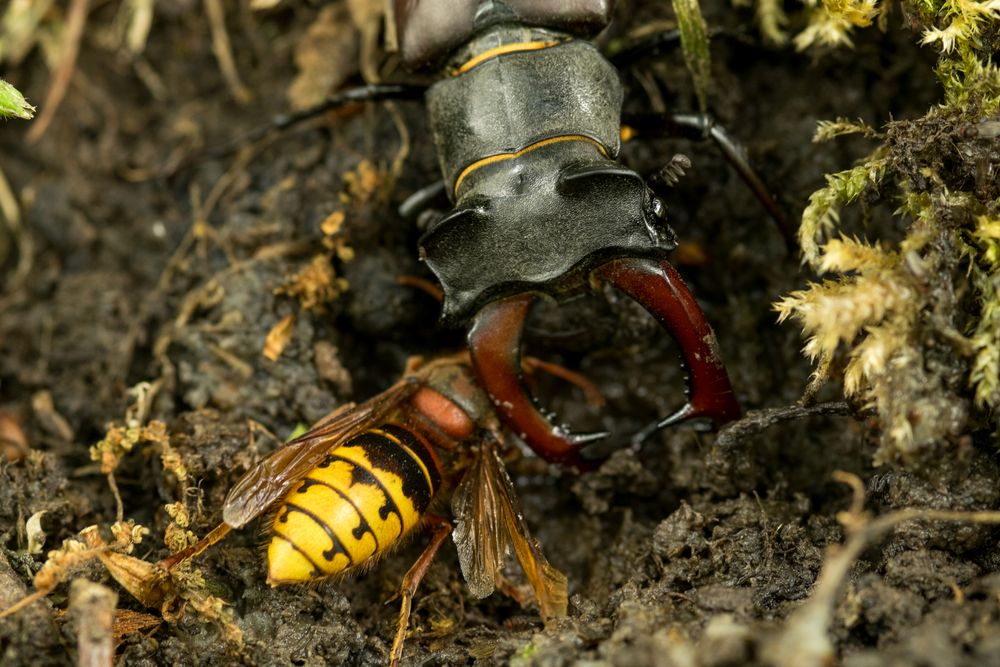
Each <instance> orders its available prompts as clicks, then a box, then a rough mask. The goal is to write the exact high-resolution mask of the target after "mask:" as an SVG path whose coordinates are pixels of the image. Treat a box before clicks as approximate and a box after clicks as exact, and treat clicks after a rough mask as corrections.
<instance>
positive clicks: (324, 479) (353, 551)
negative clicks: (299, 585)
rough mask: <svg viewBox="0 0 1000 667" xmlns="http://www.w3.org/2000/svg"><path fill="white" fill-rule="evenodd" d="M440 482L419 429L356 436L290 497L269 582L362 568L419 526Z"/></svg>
mask: <svg viewBox="0 0 1000 667" xmlns="http://www.w3.org/2000/svg"><path fill="white" fill-rule="evenodd" d="M440 485H441V470H440V463H439V462H438V460H437V456H436V455H435V453H434V450H433V448H432V447H431V445H430V444H429V443H427V442H426V441H425V440H424V439H423V438H421V437H419V436H418V435H417V434H415V433H412V432H411V431H409V430H407V429H404V428H401V427H399V426H396V425H393V424H386V425H383V426H381V427H379V428H375V429H371V430H368V431H365V432H364V433H361V434H359V435H356V436H355V437H353V438H351V439H350V440H348V441H347V442H346V443H344V444H343V445H342V446H340V447H337V448H335V449H333V450H331V451H330V453H329V454H328V455H327V457H326V459H325V460H324V461H323V462H322V463H321V464H319V465H318V466H317V467H315V468H313V469H312V470H311V471H309V473H308V474H306V476H305V477H303V478H302V481H301V483H300V484H299V485H298V486H296V487H295V488H293V490H292V491H291V492H290V493H289V494H288V495H287V496H286V497H285V499H284V502H283V504H282V506H281V509H279V510H278V514H277V516H276V517H275V519H274V527H273V531H274V534H273V536H272V538H271V543H270V545H269V546H268V550H267V561H268V581H269V583H270V584H271V585H272V586H273V585H277V584H282V583H290V582H302V581H309V580H312V579H317V578H319V577H325V576H328V575H331V574H338V573H340V572H345V571H347V570H350V569H352V568H355V567H358V566H361V565H364V564H365V563H367V562H368V561H369V560H371V559H372V558H374V557H375V556H378V555H379V554H381V553H383V552H385V551H386V550H388V549H390V548H392V546H393V545H394V544H396V542H398V541H399V540H400V538H402V537H403V536H404V535H406V533H408V532H409V531H411V530H412V529H413V528H415V527H416V526H417V524H418V523H419V522H420V517H421V515H422V514H423V513H424V512H425V511H426V510H427V507H428V505H430V502H431V499H432V498H433V497H434V494H435V493H436V492H437V490H438V488H439V487H440Z"/></svg>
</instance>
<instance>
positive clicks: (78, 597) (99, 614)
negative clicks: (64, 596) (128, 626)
mask: <svg viewBox="0 0 1000 667" xmlns="http://www.w3.org/2000/svg"><path fill="white" fill-rule="evenodd" d="M116 606H118V594H117V593H115V592H114V591H113V590H111V589H110V588H107V587H106V586H101V585H100V584H96V583H94V582H92V581H87V580H86V579H76V580H74V581H73V584H72V585H71V586H70V590H69V609H70V612H71V613H72V614H73V615H74V616H76V624H77V628H76V634H77V639H76V641H77V652H78V654H77V662H76V664H77V667H110V666H111V665H112V664H114V657H115V644H114V634H113V633H112V627H113V624H114V619H115V607H116Z"/></svg>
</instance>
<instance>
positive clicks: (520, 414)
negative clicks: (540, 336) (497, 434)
mask: <svg viewBox="0 0 1000 667" xmlns="http://www.w3.org/2000/svg"><path fill="white" fill-rule="evenodd" d="M534 299H535V297H534V296H533V295H531V294H518V295H515V296H512V297H508V298H506V299H501V300H499V301H493V302H492V303H489V304H487V305H486V306H485V307H484V308H483V309H482V310H481V311H479V314H478V315H476V319H475V321H474V323H473V325H472V329H471V330H470V331H469V352H470V353H471V356H472V365H473V367H474V368H475V369H476V373H477V375H478V376H479V381H480V383H481V384H482V386H483V388H484V389H486V391H487V392H488V393H489V395H490V398H491V399H492V400H493V403H494V406H495V407H496V410H497V413H498V414H499V415H500V418H501V420H502V421H503V422H504V423H505V424H507V425H508V426H509V427H510V428H511V429H512V430H513V431H514V432H515V433H516V434H517V435H518V436H519V437H520V438H521V439H522V440H524V441H525V442H526V443H527V444H528V446H529V447H531V449H533V450H534V451H535V453H536V454H538V455H539V456H540V457H542V458H543V459H545V460H546V461H549V462H552V463H563V464H567V465H572V466H575V467H577V468H580V469H588V468H592V467H593V464H592V463H590V462H587V461H584V459H583V457H581V455H580V446H581V445H583V444H586V443H588V442H591V441H593V440H597V439H600V438H603V437H605V436H606V435H607V434H606V433H587V434H572V433H568V432H567V431H566V429H564V428H563V427H560V426H556V425H554V424H553V423H552V422H551V421H550V420H549V418H548V417H546V416H545V415H544V414H542V412H541V411H540V410H539V409H538V406H537V405H535V402H534V400H533V399H532V397H531V391H530V390H529V389H528V387H527V385H525V383H524V377H523V376H522V373H521V337H522V334H523V333H524V322H525V319H526V318H527V315H528V309H529V307H530V306H531V303H532V302H533V301H534Z"/></svg>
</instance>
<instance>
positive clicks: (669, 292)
mask: <svg viewBox="0 0 1000 667" xmlns="http://www.w3.org/2000/svg"><path fill="white" fill-rule="evenodd" d="M594 275H595V276H597V277H599V278H602V279H604V280H606V281H608V282H609V283H611V284H612V285H614V286H615V287H617V288H618V289H620V290H621V291H622V292H624V293H625V294H627V295H629V296H630V297H632V298H633V299H635V300H636V301H637V302H639V303H640V304H641V305H642V306H643V307H644V308H645V309H646V310H647V311H649V313H650V314H651V315H652V316H653V317H655V318H656V320H657V321H658V322H659V323H660V324H661V325H662V326H663V327H664V328H665V329H666V330H667V331H668V332H669V333H670V335H671V336H673V338H674V340H675V341H677V344H678V346H679V347H680V349H681V355H682V357H683V358H684V363H685V365H686V366H687V371H688V377H689V380H688V402H687V403H686V404H685V405H684V407H682V408H680V409H679V410H677V411H676V412H674V413H673V414H672V415H669V416H668V417H665V418H663V419H661V420H660V421H659V422H657V424H656V428H657V429H659V428H663V427H665V426H669V425H671V424H676V423H677V422H680V421H683V420H685V419H692V418H696V417H707V418H709V419H711V420H712V421H713V422H714V423H715V424H716V425H717V426H718V425H722V424H725V423H726V422H730V421H733V420H734V419H737V418H739V416H740V406H739V403H737V402H736V398H735V396H734V395H733V387H732V385H731V384H730V383H729V375H728V374H727V373H726V367H725V365H724V364H723V363H722V358H721V357H720V355H719V346H718V342H717V341H716V339H715V333H714V332H713V331H712V327H711V326H710V325H709V323H708V320H707V319H705V314H704V313H703V312H702V310H701V307H700V306H699V305H698V302H697V301H695V298H694V295H693V294H691V291H690V290H689V289H688V287H687V285H685V284H684V281H683V280H682V279H681V276H680V274H679V273H677V270H676V269H675V268H674V267H673V266H672V265H671V264H670V262H668V261H666V260H652V259H638V258H624V259H615V260H612V261H610V262H608V263H607V264H604V265H602V266H601V267H599V268H598V269H597V270H596V271H594Z"/></svg>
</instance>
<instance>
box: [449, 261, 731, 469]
mask: <svg viewBox="0 0 1000 667" xmlns="http://www.w3.org/2000/svg"><path fill="white" fill-rule="evenodd" d="M594 275H595V276H596V277H598V278H601V279H603V280H606V281H608V282H609V283H611V284H612V285H614V286H615V287H616V288H618V289H619V290H621V291H622V292H624V293H625V294H627V295H628V296H630V297H631V298H633V299H635V300H636V301H637V302H639V304H641V305H642V306H643V307H644V308H645V309H646V310H647V311H649V313H650V314H651V315H653V317H655V318H656V320H657V321H658V322H659V323H660V324H661V326H663V327H664V328H665V329H666V330H667V332H668V333H670V335H671V336H673V338H674V340H676V341H677V344H678V346H679V347H680V349H681V356H682V357H683V360H684V363H685V365H686V366H687V368H688V372H689V378H688V397H689V398H688V402H687V403H686V404H685V405H684V406H683V407H681V408H680V409H679V410H677V411H676V412H674V413H673V414H671V415H669V416H667V417H665V418H663V419H662V420H660V421H658V422H655V423H654V424H651V425H650V426H649V427H647V428H645V429H643V430H642V431H640V432H639V433H637V434H635V435H634V436H633V437H632V439H631V441H632V443H633V444H640V443H641V442H642V441H643V440H645V439H646V438H647V437H649V436H650V435H652V434H653V433H655V432H656V431H658V430H660V429H661V428H664V427H666V426H670V425H671V424H676V423H678V422H681V421H685V420H688V419H695V418H707V419H710V420H712V422H714V423H715V425H716V426H721V425H722V424H725V423H726V422H729V421H732V420H734V419H737V418H738V417H739V416H740V406H739V404H738V403H737V402H736V398H735V396H734V395H733V388H732V385H730V383H729V376H728V375H727V374H726V368H725V366H724V365H723V363H722V359H721V358H720V356H719V351H718V344H717V342H716V340H715V334H714V333H713V332H712V328H711V326H709V324H708V320H707V319H706V318H705V314H704V313H703V312H702V310H701V307H699V306H698V302H697V301H695V299H694V295H692V294H691V291H690V290H689V289H688V288H687V285H685V284H684V281H683V280H682V279H681V277H680V275H679V274H678V273H677V271H676V270H675V269H674V267H673V266H672V265H671V264H670V263H669V262H667V261H666V260H651V259H640V258H625V259H616V260H612V261H610V262H608V263H606V264H603V265H602V266H600V267H599V268H598V269H597V270H595V271H594ZM534 300H535V297H534V295H532V294H530V293H524V294H518V295H515V296H512V297H507V298H505V299H500V300H498V301H493V302H491V303H489V304H487V305H486V306H485V307H484V308H483V309H482V310H481V311H479V314H478V315H477V316H476V319H475V322H474V323H473V325H472V328H471V329H470V331H469V339H468V340H469V351H470V353H471V357H472V364H473V367H474V368H475V369H476V373H477V374H478V375H479V379H480V382H481V383H482V385H483V387H484V388H485V389H486V391H487V392H488V393H489V395H490V397H491V399H492V400H493V402H494V404H495V407H496V410H497V414H498V415H499V416H500V419H501V421H503V422H504V424H506V425H507V426H508V427H509V428H510V429H511V430H512V431H514V432H515V433H516V434H518V435H519V436H520V437H521V438H522V439H523V440H524V441H525V442H526V443H527V444H528V446H530V447H531V448H532V449H533V450H534V451H535V453H536V454H538V455H539V456H541V457H542V458H544V459H545V460H547V461H550V462H553V463H562V464H566V465H571V466H574V467H576V468H579V469H582V470H586V469H591V468H593V467H594V466H595V465H596V463H595V461H594V460H593V455H592V453H591V455H588V453H587V452H588V451H589V452H592V451H594V450H595V448H594V447H593V446H591V447H588V448H587V451H584V446H586V445H593V443H594V442H595V441H598V440H601V439H603V438H605V437H607V435H608V434H607V433H579V434H578V433H571V432H569V431H567V430H566V429H565V428H563V427H561V426H557V425H555V424H553V423H552V421H551V419H549V417H547V416H545V414H543V413H542V412H541V411H540V410H539V409H538V406H537V405H536V404H535V401H534V399H533V398H532V396H531V391H530V390H529V389H528V387H527V385H526V384H525V383H524V378H523V376H522V373H521V338H522V335H523V333H524V323H525V320H526V318H527V315H528V309H529V308H530V307H531V304H532V302H533V301H534ZM596 450H603V448H601V447H597V448H596Z"/></svg>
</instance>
